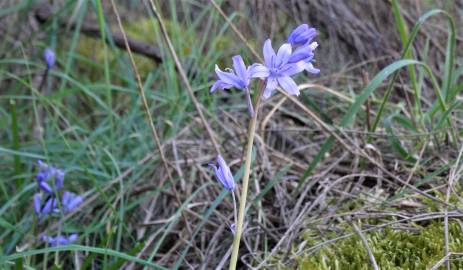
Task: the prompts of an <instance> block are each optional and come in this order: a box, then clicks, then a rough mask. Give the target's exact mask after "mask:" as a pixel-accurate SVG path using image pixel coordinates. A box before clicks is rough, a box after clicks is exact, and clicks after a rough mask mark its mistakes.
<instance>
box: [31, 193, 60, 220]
mask: <svg viewBox="0 0 463 270" xmlns="http://www.w3.org/2000/svg"><path fill="white" fill-rule="evenodd" d="M57 206H58V204H57V201H56V199H55V198H54V197H52V196H50V197H49V198H48V199H47V200H45V201H44V198H43V195H42V193H36V194H34V212H35V214H36V215H37V216H38V217H39V218H43V217H46V216H47V215H49V214H50V213H51V212H52V211H53V212H55V209H57Z"/></svg>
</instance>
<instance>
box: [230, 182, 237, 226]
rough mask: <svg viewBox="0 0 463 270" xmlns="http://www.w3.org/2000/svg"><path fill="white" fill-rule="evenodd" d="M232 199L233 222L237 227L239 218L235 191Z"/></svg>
mask: <svg viewBox="0 0 463 270" xmlns="http://www.w3.org/2000/svg"><path fill="white" fill-rule="evenodd" d="M231 194H232V198H233V222H234V224H235V226H236V219H237V218H238V216H237V213H236V196H235V191H234V190H232V192H231Z"/></svg>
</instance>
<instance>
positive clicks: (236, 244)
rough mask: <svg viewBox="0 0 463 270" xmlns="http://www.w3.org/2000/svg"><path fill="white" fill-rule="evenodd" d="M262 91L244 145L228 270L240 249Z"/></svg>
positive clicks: (233, 269)
mask: <svg viewBox="0 0 463 270" xmlns="http://www.w3.org/2000/svg"><path fill="white" fill-rule="evenodd" d="M262 90H263V87H261V89H260V91H259V93H257V102H256V106H254V108H255V112H254V115H253V117H252V118H251V120H249V127H248V144H247V145H246V161H245V165H244V175H243V186H242V189H241V197H240V208H239V211H238V221H237V223H236V231H235V238H234V239H233V248H232V255H231V259H230V268H229V269H230V270H235V269H236V264H237V262H238V252H239V249H240V241H241V234H242V232H243V223H244V213H245V211H246V197H247V195H248V186H249V175H250V173H251V158H252V146H253V144H254V135H255V133H256V124H257V112H258V111H259V105H260V97H261V96H262V95H261V94H262Z"/></svg>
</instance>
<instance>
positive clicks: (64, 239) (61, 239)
mask: <svg viewBox="0 0 463 270" xmlns="http://www.w3.org/2000/svg"><path fill="white" fill-rule="evenodd" d="M78 237H79V236H78V234H76V233H73V234H71V235H69V236H62V235H59V236H56V237H52V236H47V235H42V237H40V238H41V240H42V241H44V242H47V243H48V244H49V245H50V246H52V247H57V246H66V245H69V244H71V243H72V242H75V241H76V240H77V238H78Z"/></svg>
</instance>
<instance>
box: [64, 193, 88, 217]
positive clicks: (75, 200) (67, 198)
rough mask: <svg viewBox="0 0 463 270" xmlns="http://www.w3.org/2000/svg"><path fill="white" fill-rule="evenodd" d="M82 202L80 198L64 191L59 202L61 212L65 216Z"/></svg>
mask: <svg viewBox="0 0 463 270" xmlns="http://www.w3.org/2000/svg"><path fill="white" fill-rule="evenodd" d="M83 201H84V199H83V198H82V197H81V196H79V195H77V194H75V193H72V192H69V191H65V192H64V193H63V199H62V201H61V206H62V209H63V212H64V213H65V214H66V213H70V212H72V211H74V210H75V209H76V208H77V207H78V206H79V205H80V204H82V202H83Z"/></svg>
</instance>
